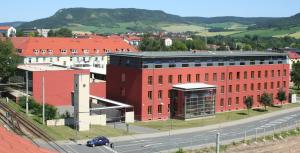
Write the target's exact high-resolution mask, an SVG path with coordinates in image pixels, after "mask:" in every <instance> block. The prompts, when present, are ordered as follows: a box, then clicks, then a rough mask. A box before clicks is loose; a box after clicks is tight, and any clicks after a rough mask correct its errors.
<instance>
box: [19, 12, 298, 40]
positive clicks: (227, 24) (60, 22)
mask: <svg viewBox="0 0 300 153" xmlns="http://www.w3.org/2000/svg"><path fill="white" fill-rule="evenodd" d="M32 27H37V28H51V29H57V28H61V27H67V28H70V29H71V30H73V31H85V32H96V33H124V32H130V31H137V32H150V31H169V32H186V31H193V32H196V33H198V34H199V35H206V36H214V35H232V36H241V35H244V34H263V35H264V34H265V33H268V34H265V35H268V36H277V37H279V36H285V35H291V36H293V35H297V36H298V34H296V33H298V32H300V31H298V30H299V28H298V27H300V14H297V15H294V16H292V17H285V18H268V17H254V18H246V17H234V16H224V17H211V18H206V17H181V16H178V15H172V14H168V13H165V12H163V11H159V10H145V9H135V8H121V9H103V8H97V9H91V8H68V9H61V10H58V11H57V12H56V13H55V14H54V15H52V16H50V17H48V18H44V19H38V20H34V21H31V22H26V23H23V24H22V25H21V26H19V27H18V28H19V29H22V28H32ZM270 30H271V33H269V32H270Z"/></svg>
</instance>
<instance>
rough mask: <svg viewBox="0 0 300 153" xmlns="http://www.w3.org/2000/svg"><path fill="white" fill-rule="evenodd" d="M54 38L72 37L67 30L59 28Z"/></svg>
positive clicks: (70, 32)
mask: <svg viewBox="0 0 300 153" xmlns="http://www.w3.org/2000/svg"><path fill="white" fill-rule="evenodd" d="M55 36H56V37H72V36H73V34H72V31H71V30H70V29H68V28H61V29H59V30H57V31H56V32H55Z"/></svg>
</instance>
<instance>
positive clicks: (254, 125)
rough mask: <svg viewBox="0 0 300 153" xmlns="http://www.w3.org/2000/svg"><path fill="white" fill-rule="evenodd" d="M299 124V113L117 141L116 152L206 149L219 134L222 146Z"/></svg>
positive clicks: (81, 148)
mask: <svg viewBox="0 0 300 153" xmlns="http://www.w3.org/2000/svg"><path fill="white" fill-rule="evenodd" d="M299 121H300V111H297V112H292V113H286V114H281V115H278V116H272V117H269V118H267V119H262V120H259V121H253V122H248V123H245V124H239V125H233V126H228V127H219V128H216V129H210V130H206V131H201V132H192V133H185V134H176V135H175V134H174V135H170V136H160V137H153V138H145V139H135V140H128V141H119V142H114V146H115V148H114V151H115V152H118V153H152V152H161V151H166V150H172V149H176V148H184V147H191V146H201V145H203V146H205V145H207V144H211V143H215V140H216V133H218V132H219V133H220V141H221V144H222V142H225V141H230V140H235V139H243V138H244V137H245V133H246V137H249V136H255V135H256V134H257V135H260V134H264V133H267V132H273V131H274V130H282V129H284V128H286V127H288V126H291V125H296V123H297V122H299ZM299 125H300V124H299ZM63 147H64V148H66V150H69V151H70V152H78V153H89V152H101V153H104V152H105V153H110V152H114V151H113V150H111V149H110V148H109V147H108V146H101V147H95V148H89V147H87V146H85V145H78V144H75V143H70V144H64V145H63Z"/></svg>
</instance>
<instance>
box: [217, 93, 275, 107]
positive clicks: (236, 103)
mask: <svg viewBox="0 0 300 153" xmlns="http://www.w3.org/2000/svg"><path fill="white" fill-rule="evenodd" d="M270 96H271V98H272V99H274V97H273V93H271V94H270ZM251 97H252V99H253V95H252V96H251ZM260 97H261V95H257V97H256V101H258V102H259V101H260ZM246 98H247V97H246V96H243V101H242V102H243V104H244V101H245V100H246ZM234 104H235V105H236V106H238V105H239V104H240V97H235V101H234ZM232 105H233V99H232V97H229V98H228V99H227V106H232ZM224 106H225V102H224V98H221V99H220V107H221V108H223V107H224Z"/></svg>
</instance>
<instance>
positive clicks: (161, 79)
mask: <svg viewBox="0 0 300 153" xmlns="http://www.w3.org/2000/svg"><path fill="white" fill-rule="evenodd" d="M158 83H159V84H163V76H162V75H160V76H158Z"/></svg>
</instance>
